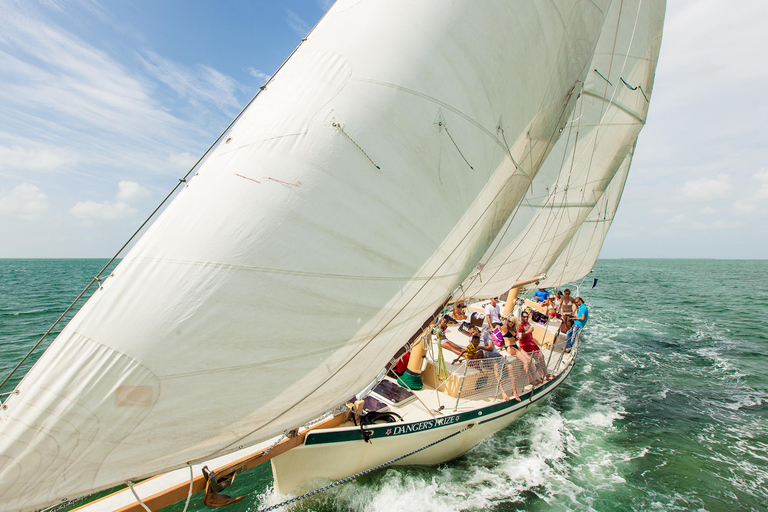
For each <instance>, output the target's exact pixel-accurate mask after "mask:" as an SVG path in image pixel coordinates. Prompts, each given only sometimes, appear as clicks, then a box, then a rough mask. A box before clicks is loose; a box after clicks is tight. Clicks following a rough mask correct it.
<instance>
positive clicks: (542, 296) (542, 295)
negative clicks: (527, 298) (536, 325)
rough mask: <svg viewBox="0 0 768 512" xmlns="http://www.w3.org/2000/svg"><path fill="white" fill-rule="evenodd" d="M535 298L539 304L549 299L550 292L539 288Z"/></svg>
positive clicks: (534, 293)
mask: <svg viewBox="0 0 768 512" xmlns="http://www.w3.org/2000/svg"><path fill="white" fill-rule="evenodd" d="M533 297H534V298H535V299H536V301H537V302H544V301H545V300H547V299H548V298H549V292H548V291H547V290H546V288H539V289H538V290H536V291H535V292H533Z"/></svg>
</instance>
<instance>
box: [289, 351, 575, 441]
mask: <svg viewBox="0 0 768 512" xmlns="http://www.w3.org/2000/svg"><path fill="white" fill-rule="evenodd" d="M572 367H573V365H572V364H571V365H570V366H569V368H568V369H567V371H566V372H564V373H565V375H563V378H562V379H554V380H552V381H550V382H547V383H546V384H544V385H543V386H541V387H539V388H537V389H536V390H535V391H536V393H537V394H539V395H540V396H539V397H538V399H537V400H539V399H541V398H543V397H544V395H547V394H549V392H550V391H552V389H554V387H553V386H555V385H556V384H559V383H562V382H563V379H564V378H565V377H567V376H568V373H570V370H571V368H572ZM550 388H552V389H550ZM533 393H534V390H531V391H529V392H528V393H525V394H523V395H522V396H521V397H520V398H521V401H520V402H516V401H513V400H509V401H507V402H501V403H498V404H494V405H489V406H488V407H483V408H481V409H476V410H474V411H469V412H462V413H459V414H452V415H450V416H444V417H441V418H434V419H429V420H422V421H416V422H413V423H386V424H383V425H382V424H379V425H376V426H373V425H370V426H366V427H364V428H365V430H366V431H368V432H370V433H371V435H370V437H369V439H376V438H383V437H395V436H402V435H407V434H412V433H415V432H424V431H427V430H433V429H436V428H442V427H447V426H449V425H459V424H460V423H466V422H468V421H471V420H477V419H478V418H482V417H483V416H486V415H488V414H494V413H497V412H499V411H503V410H506V409H508V410H507V411H506V413H505V414H502V415H501V416H506V415H507V414H511V413H513V412H515V411H518V410H522V409H525V408H526V407H528V406H530V405H531V402H530V400H531V396H532V395H533ZM499 417H500V416H498V417H494V418H491V419H489V420H486V421H493V420H495V419H497V418H499ZM481 423H485V421H481ZM362 439H363V435H362V432H361V430H360V427H357V428H354V427H349V428H348V429H344V430H337V431H325V432H324V431H322V430H318V431H313V432H310V433H309V434H307V437H306V439H305V441H304V446H311V445H319V444H331V443H344V442H349V441H362Z"/></svg>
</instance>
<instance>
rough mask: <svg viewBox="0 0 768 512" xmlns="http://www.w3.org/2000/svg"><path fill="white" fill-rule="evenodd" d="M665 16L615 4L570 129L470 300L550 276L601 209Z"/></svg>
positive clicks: (640, 116) (636, 124)
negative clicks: (591, 215) (598, 207)
mask: <svg viewBox="0 0 768 512" xmlns="http://www.w3.org/2000/svg"><path fill="white" fill-rule="evenodd" d="M664 11H665V1H664V0H645V1H640V0H625V1H623V2H614V3H613V4H611V8H610V10H609V12H608V15H607V17H606V21H605V23H604V24H603V30H602V34H601V36H600V40H599V42H598V46H597V50H596V52H595V57H594V60H593V61H592V64H591V65H590V73H589V74H588V75H587V81H586V83H585V86H584V90H583V91H582V95H581V97H580V98H579V102H578V104H577V107H576V109H574V112H573V114H572V118H571V119H570V120H569V123H568V126H567V127H566V128H565V130H564V133H563V135H562V136H561V138H560V139H559V141H558V143H557V145H556V146H555V148H554V149H553V150H552V152H551V153H550V155H549V157H548V158H547V160H546V162H545V163H544V165H543V166H542V168H541V170H540V171H539V174H538V175H537V176H536V178H535V179H534V181H533V184H532V187H531V189H530V190H529V192H528V193H527V194H526V198H525V199H524V200H523V202H522V203H521V205H520V207H519V210H518V211H517V212H515V213H514V214H513V216H512V217H511V218H510V219H509V220H508V221H507V224H506V226H505V227H504V228H503V229H502V230H501V232H500V235H499V237H498V238H497V240H496V241H494V243H493V244H491V246H490V248H489V250H488V253H487V254H486V255H485V256H484V258H483V261H484V265H483V268H482V271H480V272H479V273H477V274H476V275H473V276H471V277H470V278H468V279H467V280H466V281H465V282H464V283H463V286H462V292H463V293H464V294H465V295H467V296H492V295H499V294H501V293H503V292H505V291H506V290H508V289H509V287H510V285H511V283H514V282H516V281H518V280H521V279H529V278H533V277H536V276H540V275H543V274H544V273H546V272H547V270H548V269H549V268H550V267H551V266H552V265H553V263H554V262H555V260H556V259H557V258H558V256H559V255H560V254H561V253H562V251H563V249H564V248H565V247H566V245H567V244H568V243H569V241H570V240H571V238H572V237H573V236H574V234H575V233H576V231H577V230H578V229H579V226H580V225H581V223H582V222H583V221H584V219H585V218H586V217H587V215H588V214H589V213H590V211H592V209H593V207H594V206H595V205H596V204H598V203H599V201H600V198H601V197H602V195H603V194H604V193H605V190H606V187H607V186H608V183H609V182H611V180H612V178H613V176H614V174H615V173H616V172H617V171H618V169H619V168H620V166H621V164H622V162H624V161H625V158H626V156H627V154H628V153H629V151H630V149H631V148H632V147H633V145H634V142H635V140H636V139H637V136H638V134H639V133H640V130H641V129H642V127H643V126H644V124H645V119H646V116H647V112H648V106H649V101H650V96H651V91H652V89H653V79H654V75H655V70H656V64H657V61H658V54H659V48H660V45H661V33H662V27H663V22H664ZM588 271H589V269H587V272H588ZM579 277H581V276H579ZM548 282H549V281H548Z"/></svg>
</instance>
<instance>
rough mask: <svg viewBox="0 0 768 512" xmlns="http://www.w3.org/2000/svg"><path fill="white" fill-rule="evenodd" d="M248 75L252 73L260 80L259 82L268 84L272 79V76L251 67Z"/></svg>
mask: <svg viewBox="0 0 768 512" xmlns="http://www.w3.org/2000/svg"><path fill="white" fill-rule="evenodd" d="M248 73H250V74H251V76H252V77H254V78H258V79H259V80H263V81H264V82H266V81H267V80H269V79H270V78H271V77H272V75H268V74H266V73H265V72H263V71H262V70H260V69H256V68H251V67H249V68H248Z"/></svg>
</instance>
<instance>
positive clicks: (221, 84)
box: [139, 52, 242, 113]
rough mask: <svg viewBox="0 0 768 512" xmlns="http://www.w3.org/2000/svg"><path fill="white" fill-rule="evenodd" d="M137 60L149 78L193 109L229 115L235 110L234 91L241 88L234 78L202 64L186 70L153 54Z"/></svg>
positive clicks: (237, 103)
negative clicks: (210, 108)
mask: <svg viewBox="0 0 768 512" xmlns="http://www.w3.org/2000/svg"><path fill="white" fill-rule="evenodd" d="M139 59H140V61H141V63H142V64H143V65H144V67H145V69H146V70H147V71H148V72H149V73H150V74H151V75H152V76H154V77H155V78H156V79H157V80H159V81H161V82H163V83H164V84H165V85H167V86H168V87H170V88H171V90H173V91H174V92H175V93H176V94H178V95H179V96H181V97H183V98H185V99H187V100H188V101H189V102H190V103H192V104H193V105H201V104H205V105H214V106H215V107H216V108H217V109H220V110H224V111H227V112H229V113H232V112H237V111H238V110H239V107H240V101H239V100H238V99H237V97H236V96H235V91H237V90H239V89H242V87H241V86H240V84H239V83H238V82H237V81H236V80H235V79H234V78H232V77H230V76H227V75H225V74H223V73H221V72H219V71H216V70H215V69H213V68H210V67H208V66H204V65H202V64H198V65H197V66H196V67H194V68H188V67H186V66H183V65H181V64H178V63H176V62H173V61H170V60H168V59H166V58H163V57H161V56H160V55H157V54H156V53H154V52H147V55H146V58H144V57H139Z"/></svg>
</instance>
